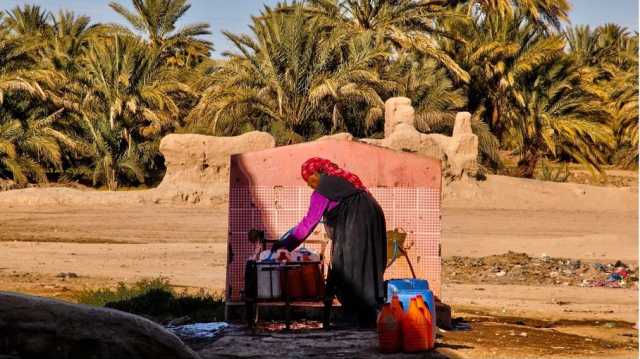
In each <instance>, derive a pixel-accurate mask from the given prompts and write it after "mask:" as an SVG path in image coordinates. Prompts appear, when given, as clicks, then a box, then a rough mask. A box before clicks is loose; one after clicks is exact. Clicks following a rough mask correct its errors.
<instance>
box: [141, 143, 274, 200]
mask: <svg viewBox="0 0 640 359" xmlns="http://www.w3.org/2000/svg"><path fill="white" fill-rule="evenodd" d="M273 147H275V140H274V139H273V137H272V136H271V135H270V134H268V133H266V132H258V131H253V132H248V133H245V134H242V135H240V136H234V137H214V136H204V135H195V134H172V135H168V136H165V137H164V138H163V139H162V141H161V142H160V152H162V155H163V156H164V160H165V166H166V167H167V172H166V173H165V175H164V178H163V179H162V182H161V183H160V185H159V186H158V187H157V188H155V189H153V190H150V191H148V194H147V196H146V197H147V200H148V201H150V202H153V203H165V202H169V203H181V202H186V203H191V204H205V205H215V204H219V203H222V202H224V200H225V199H226V196H227V192H228V191H229V156H230V155H232V154H237V153H244V152H251V151H258V150H265V149H268V148H273Z"/></svg>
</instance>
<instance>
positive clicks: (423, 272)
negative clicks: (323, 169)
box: [227, 140, 441, 302]
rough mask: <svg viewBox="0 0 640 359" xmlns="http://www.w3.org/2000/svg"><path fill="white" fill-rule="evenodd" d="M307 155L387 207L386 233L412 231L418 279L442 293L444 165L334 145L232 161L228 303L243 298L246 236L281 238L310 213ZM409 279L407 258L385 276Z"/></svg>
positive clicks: (318, 230)
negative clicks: (338, 170) (354, 179)
mask: <svg viewBox="0 0 640 359" xmlns="http://www.w3.org/2000/svg"><path fill="white" fill-rule="evenodd" d="M310 157H324V158H327V159H330V160H332V161H334V162H335V163H337V164H338V165H339V166H341V167H343V168H345V169H347V170H349V171H351V172H353V173H356V174H357V175H358V176H359V177H360V179H361V180H362V182H363V183H364V184H365V185H366V186H367V187H368V188H369V190H370V191H371V193H372V194H373V196H374V197H375V198H376V200H377V201H378V203H379V204H380V206H381V207H382V209H383V211H384V213H385V217H386V221H387V229H388V230H393V229H396V228H402V229H404V230H405V231H406V232H407V234H408V235H407V237H408V241H409V242H412V243H413V247H411V249H410V250H409V256H410V258H411V260H412V263H413V266H414V269H415V270H416V274H417V276H418V277H420V278H426V279H428V280H429V282H430V284H431V286H432V288H433V289H434V292H435V293H436V295H440V288H441V261H440V253H439V245H440V236H441V234H440V233H441V228H440V187H441V164H440V161H438V160H435V159H431V158H427V157H423V156H418V155H415V154H411V153H405V152H398V151H392V150H388V149H385V148H381V147H377V146H372V145H367V144H363V143H358V142H353V141H334V140H329V141H321V142H310V143H304V144H299V145H292V146H284V147H277V148H274V149H269V150H264V151H258V152H250V153H244V154H239V155H233V156H231V166H230V194H229V260H228V265H227V301H228V302H237V301H239V300H241V295H240V290H241V289H242V288H243V287H244V266H245V262H246V259H247V257H248V256H249V255H250V254H251V252H252V248H251V245H250V243H249V242H248V241H247V239H246V235H247V231H248V230H249V229H262V230H265V232H266V236H267V238H268V239H277V238H279V237H280V235H282V233H284V232H285V231H286V230H288V229H289V228H291V227H293V226H294V225H296V224H297V223H298V221H299V220H300V219H301V218H302V217H303V216H304V214H305V213H306V211H307V206H308V204H309V197H310V196H311V192H312V191H311V189H310V188H309V187H307V186H306V185H305V183H304V182H303V181H302V179H301V177H300V165H301V164H302V163H303V162H304V161H305V160H307V159H308V158H310ZM323 236H324V229H323V228H322V226H318V228H316V231H315V232H314V234H313V235H312V236H311V238H317V239H320V238H323ZM309 247H312V248H313V247H314V246H311V245H309ZM314 249H316V250H319V248H314ZM326 254H327V255H329V253H328V251H327V253H326ZM410 275H411V274H410V271H409V268H408V265H407V264H406V261H404V260H403V259H398V260H397V261H396V263H394V265H393V266H391V267H390V268H389V269H388V270H387V272H386V274H385V277H386V278H387V279H389V278H408V277H410Z"/></svg>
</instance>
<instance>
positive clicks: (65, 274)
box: [56, 272, 78, 278]
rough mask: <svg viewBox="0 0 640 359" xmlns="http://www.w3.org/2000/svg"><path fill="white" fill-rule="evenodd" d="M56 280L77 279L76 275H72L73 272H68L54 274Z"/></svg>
mask: <svg viewBox="0 0 640 359" xmlns="http://www.w3.org/2000/svg"><path fill="white" fill-rule="evenodd" d="M56 277H57V278H78V275H77V274H75V273H73V272H69V273H64V272H62V273H58V274H56Z"/></svg>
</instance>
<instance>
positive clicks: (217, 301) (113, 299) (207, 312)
mask: <svg viewBox="0 0 640 359" xmlns="http://www.w3.org/2000/svg"><path fill="white" fill-rule="evenodd" d="M77 300H78V302H79V303H83V304H90V305H96V306H104V307H107V308H112V309H117V310H121V311H123V312H128V313H132V314H137V315H142V316H145V317H147V318H149V319H152V320H154V321H156V322H159V323H163V324H165V323H167V322H169V321H171V320H172V319H175V318H181V317H188V319H187V320H185V321H184V322H185V323H187V322H215V321H222V320H224V298H223V296H222V295H221V294H209V293H207V292H205V291H204V290H200V292H199V293H197V294H189V293H187V292H186V291H184V292H182V293H180V294H178V293H176V292H175V291H174V290H173V289H172V287H171V285H170V283H169V282H168V281H167V280H166V279H164V278H156V279H152V280H141V281H139V282H136V283H135V284H134V285H132V286H127V285H126V284H124V283H118V286H117V287H116V288H115V289H109V288H103V289H97V290H87V291H84V292H82V293H80V294H79V295H78V297H77Z"/></svg>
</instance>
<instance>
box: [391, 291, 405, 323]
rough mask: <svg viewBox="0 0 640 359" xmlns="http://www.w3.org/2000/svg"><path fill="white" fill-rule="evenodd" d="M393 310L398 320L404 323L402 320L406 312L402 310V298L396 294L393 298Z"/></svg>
mask: <svg viewBox="0 0 640 359" xmlns="http://www.w3.org/2000/svg"><path fill="white" fill-rule="evenodd" d="M391 310H392V311H393V314H394V315H395V317H396V319H397V320H398V321H399V322H400V323H402V320H404V310H403V309H402V303H401V302H400V298H398V296H397V295H395V294H394V295H393V296H392V297H391Z"/></svg>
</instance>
